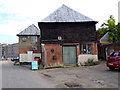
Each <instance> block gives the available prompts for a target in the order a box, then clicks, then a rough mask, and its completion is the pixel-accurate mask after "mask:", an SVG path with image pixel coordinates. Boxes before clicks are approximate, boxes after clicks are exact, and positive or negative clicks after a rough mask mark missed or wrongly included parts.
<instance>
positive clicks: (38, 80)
mask: <svg viewBox="0 0 120 90" xmlns="http://www.w3.org/2000/svg"><path fill="white" fill-rule="evenodd" d="M53 83H54V82H52V80H49V79H46V78H45V77H44V76H43V75H42V74H40V73H38V71H32V70H30V69H29V68H26V67H22V66H14V65H13V63H12V62H11V61H9V62H7V61H3V62H2V88H54V87H56V84H55V83H54V84H53Z"/></svg>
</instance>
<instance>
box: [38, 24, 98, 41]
mask: <svg viewBox="0 0 120 90" xmlns="http://www.w3.org/2000/svg"><path fill="white" fill-rule="evenodd" d="M39 27H40V29H41V39H42V41H41V42H42V43H47V42H49V43H50V42H58V36H61V37H62V42H64V43H79V42H95V41H96V29H95V23H94V22H75V23H74V22H64V23H63V22H62V23H57V22H56V23H39Z"/></svg>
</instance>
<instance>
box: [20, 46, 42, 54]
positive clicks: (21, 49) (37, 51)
mask: <svg viewBox="0 0 120 90" xmlns="http://www.w3.org/2000/svg"><path fill="white" fill-rule="evenodd" d="M27 51H33V53H40V47H38V48H37V50H33V48H31V47H30V48H19V54H25V53H27Z"/></svg>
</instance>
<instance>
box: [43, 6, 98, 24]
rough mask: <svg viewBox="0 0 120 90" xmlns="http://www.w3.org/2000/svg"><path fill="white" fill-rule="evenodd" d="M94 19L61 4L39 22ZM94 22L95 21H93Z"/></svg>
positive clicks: (86, 20)
mask: <svg viewBox="0 0 120 90" xmlns="http://www.w3.org/2000/svg"><path fill="white" fill-rule="evenodd" d="M88 21H94V20H93V19H91V18H89V17H87V16H85V15H83V14H81V13H79V12H77V11H75V10H73V9H71V8H69V7H67V6H66V5H64V4H63V5H62V6H61V7H60V8H58V9H57V10H56V11H54V12H53V13H52V14H50V15H49V16H48V17H46V18H45V19H43V20H42V21H41V22H88ZM95 22H96V21H95Z"/></svg>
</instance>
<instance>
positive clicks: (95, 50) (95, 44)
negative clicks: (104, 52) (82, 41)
mask: <svg viewBox="0 0 120 90" xmlns="http://www.w3.org/2000/svg"><path fill="white" fill-rule="evenodd" d="M92 54H93V55H98V50H97V43H93V44H92Z"/></svg>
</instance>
